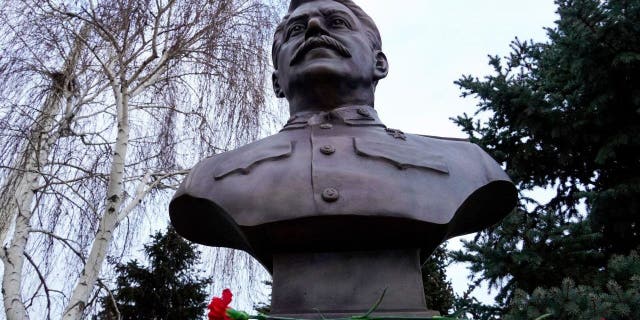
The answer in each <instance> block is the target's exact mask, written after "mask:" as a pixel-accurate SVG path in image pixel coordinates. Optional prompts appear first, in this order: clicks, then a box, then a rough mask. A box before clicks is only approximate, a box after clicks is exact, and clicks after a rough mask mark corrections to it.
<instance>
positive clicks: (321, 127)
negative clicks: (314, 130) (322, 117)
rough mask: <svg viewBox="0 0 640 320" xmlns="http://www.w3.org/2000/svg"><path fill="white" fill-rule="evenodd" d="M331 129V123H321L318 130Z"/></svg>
mask: <svg viewBox="0 0 640 320" xmlns="http://www.w3.org/2000/svg"><path fill="white" fill-rule="evenodd" d="M331 128H333V125H331V123H323V124H321V125H320V129H331Z"/></svg>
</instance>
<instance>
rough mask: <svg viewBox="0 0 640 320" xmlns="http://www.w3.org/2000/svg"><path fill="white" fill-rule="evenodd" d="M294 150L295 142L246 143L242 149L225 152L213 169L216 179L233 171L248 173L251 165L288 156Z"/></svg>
mask: <svg viewBox="0 0 640 320" xmlns="http://www.w3.org/2000/svg"><path fill="white" fill-rule="evenodd" d="M292 151H293V142H288V143H284V142H279V143H264V142H263V143H260V144H250V145H246V146H244V147H242V148H240V149H237V150H234V151H230V152H228V153H227V154H224V156H223V158H222V159H220V160H219V161H220V163H219V164H218V166H217V167H216V168H215V170H214V171H213V176H214V178H215V179H216V180H218V179H222V178H224V177H225V176H227V175H229V174H232V173H236V172H238V173H242V174H247V173H249V171H250V170H251V167H253V166H255V165H256V164H258V163H260V162H264V161H269V160H276V159H280V158H286V157H288V156H290V155H291V152H292Z"/></svg>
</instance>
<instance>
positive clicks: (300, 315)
mask: <svg viewBox="0 0 640 320" xmlns="http://www.w3.org/2000/svg"><path fill="white" fill-rule="evenodd" d="M364 314H365V312H362V313H322V314H321V313H318V312H315V313H294V314H269V316H271V317H283V318H297V319H346V318H351V317H353V316H361V315H364ZM439 315H440V313H439V312H438V311H434V310H427V311H423V312H402V311H398V312H373V313H372V314H370V315H369V317H371V318H376V317H380V318H384V319H385V320H393V319H394V318H393V317H403V318H405V317H406V318H416V319H420V318H430V317H434V316H439Z"/></svg>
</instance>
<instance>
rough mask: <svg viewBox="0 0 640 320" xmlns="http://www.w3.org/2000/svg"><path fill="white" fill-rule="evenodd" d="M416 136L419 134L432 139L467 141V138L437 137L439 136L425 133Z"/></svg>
mask: <svg viewBox="0 0 640 320" xmlns="http://www.w3.org/2000/svg"><path fill="white" fill-rule="evenodd" d="M418 136H421V137H427V138H433V139H439V140H449V141H463V142H469V139H467V138H451V137H439V136H429V135H426V134H419V135H418Z"/></svg>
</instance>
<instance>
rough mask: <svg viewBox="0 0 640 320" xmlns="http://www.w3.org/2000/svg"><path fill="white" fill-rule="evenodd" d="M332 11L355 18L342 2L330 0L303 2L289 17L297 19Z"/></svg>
mask: <svg viewBox="0 0 640 320" xmlns="http://www.w3.org/2000/svg"><path fill="white" fill-rule="evenodd" d="M334 13H342V14H346V15H348V16H350V17H351V18H352V19H354V20H357V19H356V17H355V15H354V14H353V12H351V9H349V8H347V7H346V6H345V5H343V4H342V3H339V2H337V1H332V0H318V1H308V2H305V3H303V4H301V5H299V6H298V7H296V8H295V10H293V11H291V13H290V14H289V19H290V20H293V19H297V18H302V17H307V16H310V15H330V14H334Z"/></svg>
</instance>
